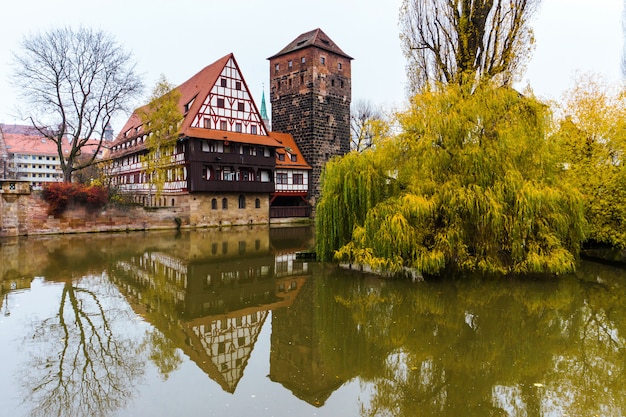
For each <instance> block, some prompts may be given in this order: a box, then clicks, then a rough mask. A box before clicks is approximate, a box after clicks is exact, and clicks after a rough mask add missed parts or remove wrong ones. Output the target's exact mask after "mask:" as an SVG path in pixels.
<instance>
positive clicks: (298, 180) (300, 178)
mask: <svg viewBox="0 0 626 417" xmlns="http://www.w3.org/2000/svg"><path fill="white" fill-rule="evenodd" d="M293 183H294V184H299V185H302V184H304V174H293Z"/></svg>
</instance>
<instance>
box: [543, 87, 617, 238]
mask: <svg viewBox="0 0 626 417" xmlns="http://www.w3.org/2000/svg"><path fill="white" fill-rule="evenodd" d="M555 140H556V141H557V142H558V143H559V145H560V148H559V150H560V156H561V159H562V161H563V163H564V165H565V166H566V167H567V169H566V170H565V177H566V179H567V180H568V181H569V182H570V183H571V184H572V185H573V186H576V187H577V188H578V189H579V190H580V192H581V193H582V194H583V196H584V202H585V215H586V217H587V219H588V222H589V239H590V241H592V242H594V243H600V244H606V245H610V246H614V247H617V248H621V249H624V248H626V204H625V203H624V202H625V201H626V169H625V168H624V163H623V162H624V161H623V155H624V153H625V152H626V95H625V93H624V92H623V91H616V90H612V89H611V88H610V87H609V86H608V85H607V84H606V83H604V82H603V81H602V80H599V79H595V78H593V77H583V78H579V79H578V80H577V83H576V86H575V87H574V88H573V89H571V90H570V91H569V92H568V94H567V96H566V100H565V104H564V108H563V117H562V119H561V121H560V128H559V131H558V132H557V134H556V135H555Z"/></svg>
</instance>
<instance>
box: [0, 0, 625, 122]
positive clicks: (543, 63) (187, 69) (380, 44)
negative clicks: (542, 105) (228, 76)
mask: <svg viewBox="0 0 626 417" xmlns="http://www.w3.org/2000/svg"><path fill="white" fill-rule="evenodd" d="M401 2H402V1H401V0H316V1H315V2H312V1H310V2H293V1H289V0H204V1H194V0H176V1H161V0H150V1H148V0H110V1H108V2H102V3H101V4H98V3H94V2H89V1H84V0H57V1H49V0H45V1H44V0H29V1H23V0H22V1H19V0H9V1H6V2H5V3H7V4H4V5H3V7H2V12H1V17H2V23H1V24H0V122H2V123H17V124H21V123H24V121H22V120H19V119H18V118H17V117H16V116H15V114H16V112H15V111H14V107H15V100H16V98H15V97H16V94H15V92H14V91H13V89H12V88H11V85H10V81H9V74H10V71H11V69H10V63H11V61H12V52H13V51H17V50H18V48H19V42H20V40H21V39H22V37H23V36H25V35H28V34H30V33H33V32H36V31H45V30H47V29H50V28H52V27H58V26H64V25H70V26H74V27H77V26H79V25H83V26H87V27H92V28H96V29H102V30H104V31H106V32H108V33H110V34H111V35H112V36H113V37H114V38H115V39H116V40H117V41H118V42H119V43H121V44H122V45H123V46H124V47H125V48H126V49H127V50H129V51H130V52H132V53H133V54H134V58H135V59H136V61H137V69H138V71H139V73H140V74H142V75H143V76H144V80H145V84H146V92H145V97H147V96H148V95H149V93H150V90H151V89H152V87H153V86H154V84H155V83H156V80H157V79H158V78H159V76H160V75H161V74H163V75H164V76H165V77H166V78H167V80H168V81H170V82H171V83H172V84H175V85H178V84H180V83H182V82H183V81H185V80H186V79H188V78H189V77H190V76H192V75H193V74H195V73H196V72H198V71H199V70H200V69H202V68H203V67H205V66H206V65H208V64H210V63H212V62H214V61H215V60H217V59H219V58H221V57H222V56H224V55H226V54H228V53H230V52H233V53H234V54H235V58H236V59H237V62H238V63H239V66H240V68H241V71H242V73H243V76H244V78H245V79H246V82H247V84H248V87H249V88H250V90H251V92H252V95H253V97H254V99H255V100H256V101H257V105H260V101H261V92H262V91H263V88H265V94H266V99H267V102H268V105H269V88H268V83H269V62H268V61H267V58H268V57H269V56H271V55H273V54H275V53H276V52H278V51H279V50H281V49H282V48H283V47H284V46H286V45H287V44H288V43H289V42H291V41H292V40H293V39H295V38H296V37H297V36H298V35H300V34H301V33H304V32H307V31H309V30H312V29H315V28H318V27H319V28H321V29H322V30H323V31H324V32H326V34H327V35H328V36H330V37H331V39H333V40H334V41H335V43H336V44H337V45H338V46H339V47H340V48H342V49H343V51H344V52H346V53H347V54H348V55H350V56H352V57H353V58H354V61H353V62H352V101H353V102H354V101H357V100H369V101H371V102H372V103H373V104H377V105H380V106H384V107H385V108H401V107H402V106H403V105H404V104H405V101H406V97H405V59H404V57H403V55H402V52H401V49H400V41H399V37H398V11H399V7H400V4H401ZM622 7H623V4H622V0H543V3H542V6H541V8H540V10H539V12H538V13H537V15H536V16H535V19H534V21H533V28H534V30H535V37H536V50H535V52H534V54H533V59H532V61H531V62H530V64H529V66H528V70H527V71H526V74H525V76H524V79H523V81H522V82H521V83H520V88H521V87H522V86H525V85H527V84H529V85H530V86H531V87H532V88H533V90H534V91H535V93H536V94H537V95H538V96H540V97H543V98H546V99H558V98H559V97H560V95H561V94H562V92H563V91H564V90H565V89H567V88H568V87H570V86H571V82H572V78H573V76H574V74H575V73H576V72H577V71H578V72H583V73H590V72H593V73H600V74H604V75H605V77H606V78H607V79H609V80H610V81H612V82H621V77H620V74H621V70H620V62H621V55H622V45H623V35H622V26H621V20H622ZM142 101H143V100H142ZM138 104H140V103H138ZM126 117H127V116H126V115H125V116H123V117H121V120H122V121H121V122H118V123H116V124H120V123H123V122H124V121H125V119H126ZM113 127H114V129H116V130H117V129H120V128H121V126H119V125H114V126H113Z"/></svg>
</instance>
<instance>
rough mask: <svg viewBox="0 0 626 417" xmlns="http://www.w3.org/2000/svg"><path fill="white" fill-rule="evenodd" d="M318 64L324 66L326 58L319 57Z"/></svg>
mask: <svg viewBox="0 0 626 417" xmlns="http://www.w3.org/2000/svg"><path fill="white" fill-rule="evenodd" d="M320 62H321V63H322V65H326V57H324V56H322V57H320Z"/></svg>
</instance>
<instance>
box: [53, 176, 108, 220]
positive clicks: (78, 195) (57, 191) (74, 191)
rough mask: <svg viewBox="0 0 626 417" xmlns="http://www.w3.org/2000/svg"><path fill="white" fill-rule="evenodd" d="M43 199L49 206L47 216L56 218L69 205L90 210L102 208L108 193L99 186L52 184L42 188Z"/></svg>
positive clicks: (106, 200) (67, 183)
mask: <svg viewBox="0 0 626 417" xmlns="http://www.w3.org/2000/svg"><path fill="white" fill-rule="evenodd" d="M43 197H44V200H45V201H46V202H48V205H49V206H48V214H51V215H54V216H57V215H59V214H61V213H63V212H64V211H65V209H66V208H67V207H68V205H71V204H83V205H85V206H86V207H87V208H88V209H90V210H96V209H99V208H101V207H104V205H106V203H107V202H108V201H109V192H108V190H107V189H106V188H104V187H102V186H101V185H89V186H88V185H85V184H77V183H69V182H53V183H49V184H48V185H46V186H45V187H44V189H43Z"/></svg>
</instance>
